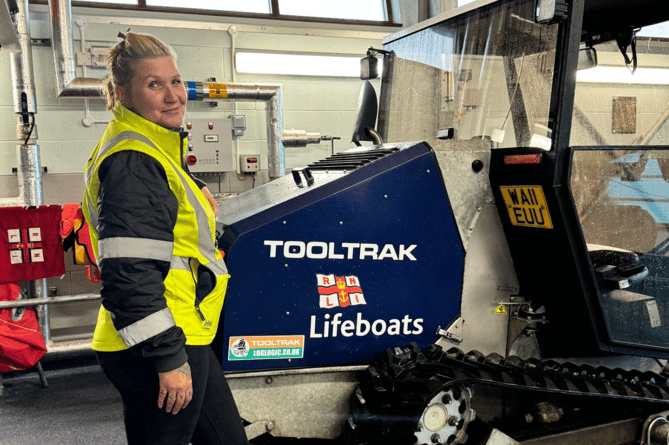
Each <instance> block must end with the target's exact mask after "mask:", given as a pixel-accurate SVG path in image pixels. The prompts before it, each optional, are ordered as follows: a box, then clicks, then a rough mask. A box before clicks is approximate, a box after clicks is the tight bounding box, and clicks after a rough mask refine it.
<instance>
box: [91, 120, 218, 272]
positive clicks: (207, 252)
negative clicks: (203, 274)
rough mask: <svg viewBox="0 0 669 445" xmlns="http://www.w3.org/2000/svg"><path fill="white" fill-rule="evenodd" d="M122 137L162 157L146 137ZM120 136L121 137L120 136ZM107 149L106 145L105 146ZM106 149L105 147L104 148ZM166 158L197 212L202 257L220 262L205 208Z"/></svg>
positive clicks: (133, 134) (128, 134)
mask: <svg viewBox="0 0 669 445" xmlns="http://www.w3.org/2000/svg"><path fill="white" fill-rule="evenodd" d="M120 135H126V136H125V138H126V139H136V140H139V141H141V142H144V143H145V144H146V145H148V146H150V147H151V148H153V149H154V150H156V151H157V152H159V153H160V154H161V155H162V152H160V150H159V149H158V147H156V146H155V145H154V144H153V142H151V141H150V140H149V139H148V138H147V137H146V136H144V135H142V134H140V133H136V132H133V131H124V132H123V133H121V134H120ZM120 135H119V136H120ZM105 147H106V144H105ZM103 148H104V147H103ZM163 156H164V158H165V159H166V160H167V162H169V163H170V165H172V169H173V170H174V172H175V173H176V174H177V176H179V180H180V181H181V184H182V185H183V187H184V190H185V191H186V199H188V202H189V203H190V205H191V207H193V209H194V210H195V218H196V219H197V227H198V249H199V250H200V253H201V254H202V256H204V257H205V258H206V259H207V260H208V261H209V262H210V263H214V262H217V261H219V260H218V259H217V258H216V247H215V246H214V243H213V241H212V240H213V239H214V237H213V233H211V227H209V218H207V213H206V212H205V210H204V208H203V207H202V205H201V204H200V201H198V199H197V197H196V196H195V193H194V192H193V189H192V188H191V187H190V185H188V182H187V181H186V178H185V177H184V176H183V175H182V174H181V172H179V168H177V166H175V165H174V163H173V162H172V160H171V159H169V158H168V157H167V156H165V155H163ZM207 266H208V264H207ZM214 268H216V269H217V270H219V271H220V270H221V268H220V267H216V266H214ZM223 269H224V270H225V272H224V273H227V269H225V265H223ZM212 272H214V274H217V272H216V271H215V270H213V268H212Z"/></svg>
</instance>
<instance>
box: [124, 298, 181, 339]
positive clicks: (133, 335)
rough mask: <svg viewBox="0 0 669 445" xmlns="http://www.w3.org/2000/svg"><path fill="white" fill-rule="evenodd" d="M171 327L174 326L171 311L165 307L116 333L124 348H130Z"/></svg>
mask: <svg viewBox="0 0 669 445" xmlns="http://www.w3.org/2000/svg"><path fill="white" fill-rule="evenodd" d="M172 326H176V323H175V322H174V317H173V316H172V311H170V308H168V307H166V308H165V309H163V310H160V311H158V312H154V313H153V314H151V315H149V316H148V317H144V318H142V319H141V320H139V321H136V322H135V323H133V324H131V325H130V326H126V327H124V328H123V329H121V330H120V331H118V333H119V335H120V336H121V338H122V339H123V341H124V342H125V344H126V346H128V347H129V348H131V347H133V346H135V345H136V344H139V343H141V342H143V341H144V340H148V339H149V338H151V337H155V336H156V335H158V334H160V333H161V332H164V331H166V330H168V329H169V328H171V327H172Z"/></svg>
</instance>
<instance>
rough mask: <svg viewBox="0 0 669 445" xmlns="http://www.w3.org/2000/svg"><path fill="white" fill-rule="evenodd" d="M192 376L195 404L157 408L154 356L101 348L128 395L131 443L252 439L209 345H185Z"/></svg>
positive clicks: (109, 371) (107, 369)
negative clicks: (173, 411)
mask: <svg viewBox="0 0 669 445" xmlns="http://www.w3.org/2000/svg"><path fill="white" fill-rule="evenodd" d="M186 353H187V354H188V364H189V365H190V367H191V373H192V377H193V399H192V400H191V402H190V404H189V405H188V406H187V407H186V408H185V409H182V410H181V411H179V413H177V414H176V415H175V414H170V413H167V412H165V406H164V405H163V409H158V405H157V403H158V388H159V384H158V373H157V372H156V370H155V368H154V365H153V361H152V360H147V359H145V358H141V357H137V356H135V355H134V354H133V353H132V352H130V351H127V350H126V351H119V352H97V356H98V362H99V363H100V366H101V367H102V370H103V371H104V373H105V375H106V376H107V378H108V379H109V380H110V381H111V382H112V383H113V384H114V386H115V387H116V389H117V390H118V392H119V393H120V394H121V398H122V399H123V419H124V421H125V430H126V436H127V438H128V444H129V445H188V444H189V443H192V444H193V445H218V444H226V445H238V444H239V445H242V444H249V442H248V441H247V439H246V432H245V431H244V428H243V426H242V422H241V418H240V416H239V411H238V410H237V405H236V404H235V401H234V399H233V397H232V392H231V391H230V387H229V386H228V383H227V381H226V380H225V377H224V375H223V370H222V369H221V364H220V363H219V362H218V360H217V359H216V356H215V355H214V351H213V350H212V349H211V347H210V346H186Z"/></svg>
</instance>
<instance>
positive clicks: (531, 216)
mask: <svg viewBox="0 0 669 445" xmlns="http://www.w3.org/2000/svg"><path fill="white" fill-rule="evenodd" d="M500 190H501V192H502V197H503V198H504V204H505V205H506V209H507V210H508V212H509V218H511V224H513V225H514V226H519V227H535V228H540V229H552V228H553V222H552V221H551V215H550V213H548V204H547V203H546V197H545V196H544V190H543V188H541V186H540V185H511V186H500Z"/></svg>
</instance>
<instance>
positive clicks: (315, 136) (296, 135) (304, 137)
mask: <svg viewBox="0 0 669 445" xmlns="http://www.w3.org/2000/svg"><path fill="white" fill-rule="evenodd" d="M321 140H322V139H321V134H320V133H307V132H306V131H305V130H285V131H284V132H283V137H282V138H281V142H283V145H284V147H306V146H307V145H308V144H320V142H321Z"/></svg>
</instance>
